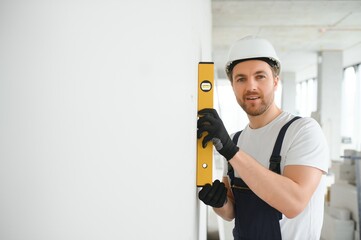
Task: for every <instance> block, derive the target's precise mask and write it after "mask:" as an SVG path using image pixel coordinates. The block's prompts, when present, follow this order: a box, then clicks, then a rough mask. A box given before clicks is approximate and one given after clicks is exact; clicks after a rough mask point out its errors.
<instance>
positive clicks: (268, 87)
mask: <svg viewBox="0 0 361 240" xmlns="http://www.w3.org/2000/svg"><path fill="white" fill-rule="evenodd" d="M277 84H278V77H274V76H273V74H272V70H271V67H270V65H268V64H267V63H266V62H264V61H261V60H249V61H244V62H240V63H238V64H237V65H236V66H235V67H234V68H233V71H232V87H233V91H234V94H235V96H236V99H237V102H238V104H239V105H240V106H241V107H242V108H243V110H244V111H245V112H246V113H247V114H248V115H250V116H259V115H262V114H263V113H264V112H266V111H267V109H268V108H269V107H270V106H271V105H272V104H273V103H274V92H275V90H276V89H277Z"/></svg>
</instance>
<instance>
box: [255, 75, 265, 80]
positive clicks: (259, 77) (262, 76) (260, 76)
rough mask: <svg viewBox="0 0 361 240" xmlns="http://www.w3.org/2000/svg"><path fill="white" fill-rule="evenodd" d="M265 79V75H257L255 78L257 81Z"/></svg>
mask: <svg viewBox="0 0 361 240" xmlns="http://www.w3.org/2000/svg"><path fill="white" fill-rule="evenodd" d="M265 78H266V76H265V75H257V76H256V79H258V80H262V79H265Z"/></svg>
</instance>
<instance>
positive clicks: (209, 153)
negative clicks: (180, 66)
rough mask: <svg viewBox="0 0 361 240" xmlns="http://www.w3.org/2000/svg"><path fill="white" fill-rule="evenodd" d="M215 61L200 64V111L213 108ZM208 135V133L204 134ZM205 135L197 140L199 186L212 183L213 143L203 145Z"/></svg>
mask: <svg viewBox="0 0 361 240" xmlns="http://www.w3.org/2000/svg"><path fill="white" fill-rule="evenodd" d="M213 88H214V63H213V62H200V63H199V64H198V111H199V110H201V109H203V108H213ZM203 135H206V134H203ZM203 137H204V136H203ZM203 137H202V138H200V139H198V140H197V186H198V187H201V186H204V185H205V184H207V183H210V184H211V183H212V171H213V144H212V143H211V142H209V143H208V144H207V147H206V148H203V147H202V140H203Z"/></svg>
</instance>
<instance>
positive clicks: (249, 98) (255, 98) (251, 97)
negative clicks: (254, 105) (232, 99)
mask: <svg viewBox="0 0 361 240" xmlns="http://www.w3.org/2000/svg"><path fill="white" fill-rule="evenodd" d="M257 99H260V97H256V96H249V97H246V100H257Z"/></svg>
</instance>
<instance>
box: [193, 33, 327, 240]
mask: <svg viewBox="0 0 361 240" xmlns="http://www.w3.org/2000/svg"><path fill="white" fill-rule="evenodd" d="M228 60H229V61H228V63H227V65H226V72H227V75H228V77H229V80H230V81H231V84H232V88H233V91H234V94H235V97H236V99H237V102H238V104H239V105H240V106H241V107H242V108H243V110H244V111H245V112H246V113H247V116H248V119H249V124H248V125H247V126H246V127H245V129H244V130H243V131H242V132H241V133H238V134H237V136H234V135H233V136H231V137H232V138H233V139H232V138H231V137H230V136H229V134H228V133H227V131H226V129H225V127H224V125H223V123H222V120H221V119H220V118H219V116H218V114H217V112H216V111H215V110H214V109H203V110H201V111H199V113H198V114H199V116H200V117H199V119H198V124H197V125H198V132H197V135H198V138H202V137H204V138H203V140H202V143H203V146H205V145H207V144H208V143H209V142H210V141H212V142H213V144H214V146H215V148H216V149H217V151H218V152H219V153H220V154H221V155H223V156H224V157H225V158H226V160H227V162H228V166H229V167H227V170H228V173H227V174H228V176H227V174H225V175H224V177H223V180H222V182H220V181H219V180H216V181H214V182H213V184H212V185H210V184H207V185H206V186H204V187H203V189H202V190H201V191H200V192H199V198H200V199H201V200H202V201H203V202H204V203H205V204H207V205H210V206H212V207H213V209H214V211H215V212H216V213H217V214H218V215H219V216H221V217H222V218H223V219H225V220H228V221H231V220H233V219H235V227H234V229H233V236H234V239H262V240H266V239H272V240H274V239H284V240H313V239H315V240H316V239H317V240H318V239H320V233H321V228H322V222H323V209H324V193H325V174H326V172H327V170H328V163H329V159H328V150H327V145H326V141H325V138H324V136H323V133H322V130H321V128H320V126H319V125H318V124H317V122H316V121H315V120H313V119H312V118H299V119H297V118H294V116H292V115H291V114H289V113H287V112H283V111H282V110H281V109H280V108H278V107H277V106H276V104H275V101H274V94H275V91H276V89H277V86H278V83H279V73H280V67H281V64H280V61H279V59H278V57H277V55H276V52H275V50H274V48H273V46H272V45H271V44H270V43H269V42H268V41H267V40H265V39H262V38H258V37H245V38H243V39H241V40H239V41H237V42H236V43H235V44H234V45H233V46H232V47H231V49H230V52H229V59H228ZM284 91H287V89H284ZM285 125H286V126H285ZM284 126H285V127H284ZM282 128H283V130H282V131H281V129H282ZM276 139H277V143H276Z"/></svg>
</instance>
